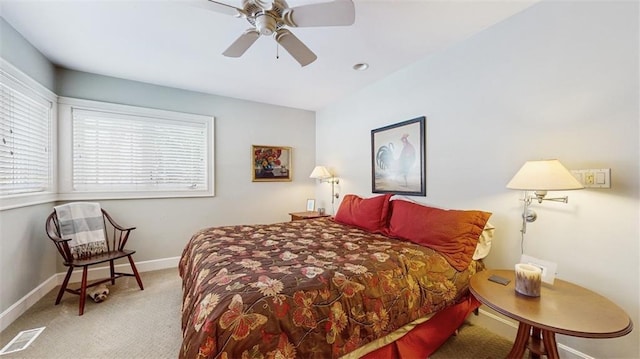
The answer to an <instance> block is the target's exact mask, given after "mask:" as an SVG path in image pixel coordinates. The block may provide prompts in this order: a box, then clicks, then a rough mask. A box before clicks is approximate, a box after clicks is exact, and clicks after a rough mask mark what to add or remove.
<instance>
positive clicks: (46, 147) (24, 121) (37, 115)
mask: <svg viewBox="0 0 640 359" xmlns="http://www.w3.org/2000/svg"><path fill="white" fill-rule="evenodd" d="M0 80H1V81H0V119H1V121H0V196H9V195H16V194H25V193H38V192H45V191H49V190H51V188H50V187H51V182H52V169H51V167H52V161H51V156H52V155H51V153H52V151H51V147H52V146H51V137H52V136H51V127H52V125H51V123H52V113H51V111H52V102H51V101H49V100H47V99H45V98H43V97H40V96H38V95H35V94H34V92H33V91H32V90H30V89H29V88H28V87H26V86H25V85H24V84H22V83H21V82H20V81H18V80H17V79H15V78H13V77H12V76H11V75H9V74H8V73H6V72H5V71H0Z"/></svg>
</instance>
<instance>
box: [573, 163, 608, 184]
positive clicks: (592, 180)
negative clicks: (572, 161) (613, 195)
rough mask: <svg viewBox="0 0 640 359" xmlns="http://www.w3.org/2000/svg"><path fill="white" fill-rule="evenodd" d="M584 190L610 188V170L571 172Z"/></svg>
mask: <svg viewBox="0 0 640 359" xmlns="http://www.w3.org/2000/svg"><path fill="white" fill-rule="evenodd" d="M571 174H572V175H573V177H575V178H576V179H577V180H578V181H579V182H580V183H582V185H583V186H584V187H585V188H611V168H599V169H588V170H571Z"/></svg>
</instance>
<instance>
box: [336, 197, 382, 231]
mask: <svg viewBox="0 0 640 359" xmlns="http://www.w3.org/2000/svg"><path fill="white" fill-rule="evenodd" d="M391 196H392V195H391V194H385V195H383V196H376V197H372V198H360V197H358V196H356V195H354V194H348V195H346V196H344V198H343V199H342V203H341V204H340V208H338V213H336V216H335V218H334V219H335V221H336V222H339V223H342V224H348V225H352V226H356V227H358V228H361V229H364V230H365V231H369V232H373V233H384V232H386V229H387V219H388V218H389V198H391Z"/></svg>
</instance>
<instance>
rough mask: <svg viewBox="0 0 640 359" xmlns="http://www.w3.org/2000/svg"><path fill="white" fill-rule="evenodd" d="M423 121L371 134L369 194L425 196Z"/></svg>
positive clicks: (399, 125) (423, 119) (420, 119)
mask: <svg viewBox="0 0 640 359" xmlns="http://www.w3.org/2000/svg"><path fill="white" fill-rule="evenodd" d="M425 125H426V117H424V116H422V117H417V118H414V119H411V120H407V121H403V122H399V123H396V124H393V125H389V126H385V127H381V128H377V129H374V130H371V191H372V192H373V193H392V194H399V195H407V196H426V195H427V190H426V189H427V185H426V178H427V170H426V151H425V149H426V143H425V137H426V131H425Z"/></svg>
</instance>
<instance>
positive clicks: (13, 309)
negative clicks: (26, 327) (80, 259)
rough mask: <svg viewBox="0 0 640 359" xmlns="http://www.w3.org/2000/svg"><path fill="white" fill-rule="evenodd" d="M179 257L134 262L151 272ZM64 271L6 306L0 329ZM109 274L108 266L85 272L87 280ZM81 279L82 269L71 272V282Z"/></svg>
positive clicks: (118, 267)
mask: <svg viewBox="0 0 640 359" xmlns="http://www.w3.org/2000/svg"><path fill="white" fill-rule="evenodd" d="M179 261H180V257H171V258H163V259H154V260H149V261H144V262H136V268H137V269H138V272H151V271H154V270H161V269H168V268H176V267H177V266H178V262H179ZM115 268H116V270H117V271H124V272H126V271H127V269H129V271H130V268H131V267H130V266H129V263H124V264H118V265H116V266H115ZM65 275H66V272H61V273H56V274H54V275H52V276H51V277H49V278H48V279H47V280H45V281H44V282H42V283H41V284H40V285H38V286H37V287H36V288H35V289H33V290H32V291H31V292H29V293H28V294H27V295H25V296H24V297H22V298H20V300H18V301H17V302H16V303H14V304H13V305H11V306H10V307H9V308H7V309H6V310H5V311H4V312H2V314H0V331H3V330H5V329H6V328H7V327H8V326H9V325H11V323H13V322H14V321H15V320H16V319H18V318H19V317H20V316H21V315H22V314H24V312H26V311H27V310H28V309H29V308H31V307H32V306H33V305H34V304H36V303H37V302H38V301H39V300H40V299H42V297H44V296H45V295H46V294H47V293H49V292H50V291H51V290H52V289H54V288H55V287H57V286H59V285H61V284H62V281H63V280H64V276H65ZM108 276H109V267H108V266H105V267H98V268H91V269H89V272H88V274H87V278H88V280H94V279H99V278H104V277H108ZM81 279H82V271H81V270H76V271H73V273H72V274H71V279H70V282H71V283H76V282H80V280H81Z"/></svg>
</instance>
